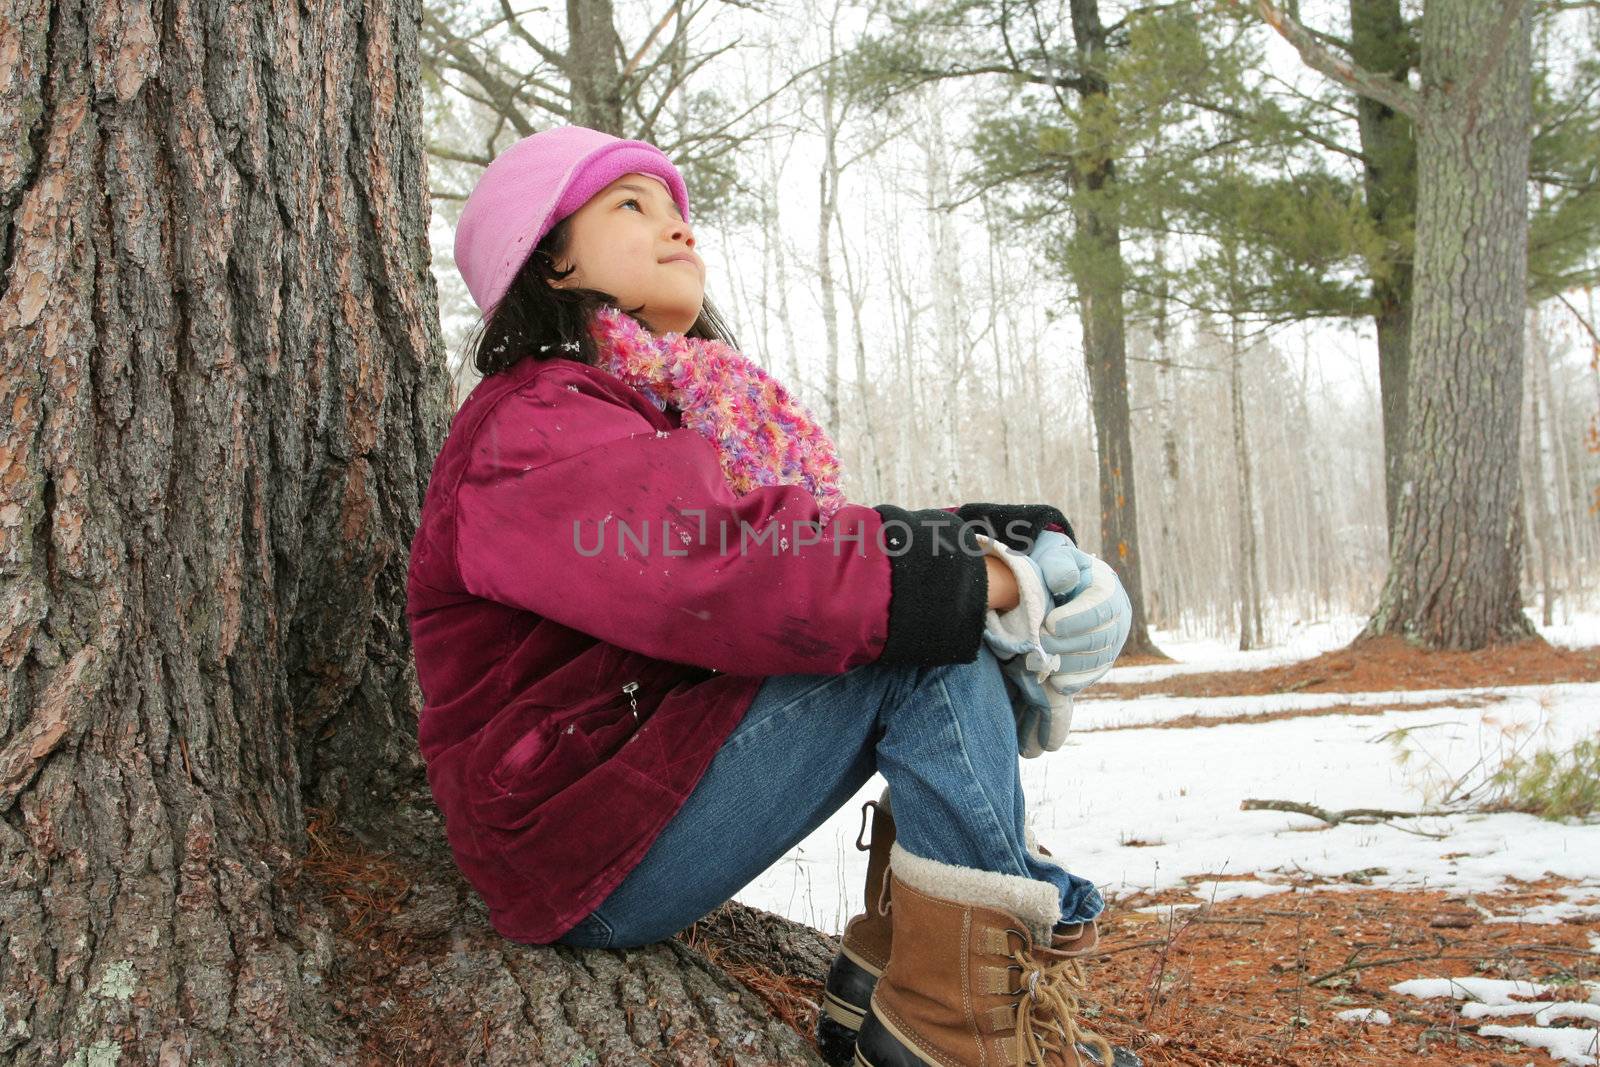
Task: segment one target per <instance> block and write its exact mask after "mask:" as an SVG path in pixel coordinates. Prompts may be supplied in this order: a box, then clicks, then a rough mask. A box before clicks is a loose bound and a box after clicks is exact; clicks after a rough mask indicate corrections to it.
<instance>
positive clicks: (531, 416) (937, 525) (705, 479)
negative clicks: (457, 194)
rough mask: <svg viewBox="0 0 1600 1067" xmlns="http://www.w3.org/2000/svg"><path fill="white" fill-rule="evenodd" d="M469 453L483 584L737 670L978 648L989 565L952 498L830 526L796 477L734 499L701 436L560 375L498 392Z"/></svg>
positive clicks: (945, 659) (757, 671)
mask: <svg viewBox="0 0 1600 1067" xmlns="http://www.w3.org/2000/svg"><path fill="white" fill-rule="evenodd" d="M563 425H565V426H566V427H567V429H566V431H565V433H566V434H569V435H572V434H573V432H574V429H575V428H581V439H579V440H578V442H577V444H576V445H567V444H565V442H566V440H567V438H565V437H563V436H562V434H561V433H555V432H552V431H554V430H559V429H560V427H561V426H563ZM574 436H576V435H574ZM468 450H469V453H470V458H469V460H468V462H467V464H466V466H465V468H464V470H463V472H462V476H461V479H460V482H459V483H458V485H457V488H456V494H455V537H454V550H455V558H456V565H457V569H458V572H459V578H460V582H461V585H462V587H463V588H464V589H465V590H466V591H467V592H469V593H471V594H473V595H475V596H480V597H485V598H488V599H491V600H495V601H498V602H501V603H505V604H509V605H513V606H515V607H518V608H522V609H524V610H527V611H531V612H535V613H537V614H539V615H541V616H543V617H545V618H548V619H552V620H554V621H556V622H558V623H561V624H562V625H565V626H569V627H572V628H573V629H576V630H580V631H582V632H585V633H588V634H590V635H592V636H595V637H598V638H600V639H601V640H604V641H607V642H609V643H612V644H615V645H618V646H620V647H622V648H627V649H631V650H634V651H637V652H641V653H644V654H646V655H649V656H652V657H654V658H658V659H665V660H672V661H675V662H680V663H688V664H692V665H695V666H699V667H705V668H711V669H713V670H717V671H722V672H725V673H728V674H743V675H769V674H785V673H814V674H837V673H843V672H844V671H847V670H849V669H851V668H852V667H855V666H858V665H860V664H863V663H868V662H873V661H881V662H887V663H911V664H939V663H969V662H972V661H973V660H974V659H976V658H977V655H978V649H979V646H980V643H981V640H982V634H983V623H984V613H985V607H986V604H987V600H988V574H987V571H986V569H985V565H984V562H983V554H982V550H981V548H980V546H979V545H978V543H977V539H976V536H975V532H973V531H970V530H967V531H965V532H963V531H962V528H961V524H960V523H959V522H958V521H956V520H955V519H954V518H953V517H952V516H951V515H950V514H949V513H947V512H945V511H944V510H943V509H938V508H931V509H927V510H925V511H908V510H905V509H902V508H897V507H894V506H892V505H881V506H879V507H866V506H862V505H855V504H847V505H845V506H844V507H842V508H840V509H839V510H838V512H836V513H835V514H834V516H833V517H832V519H831V521H830V522H828V523H827V524H826V525H824V524H823V523H822V522H821V511H820V509H819V507H818V505H817V501H816V499H815V497H813V496H812V495H811V493H810V492H808V491H807V490H806V489H805V488H803V487H801V486H795V485H779V486H766V487H761V488H758V489H755V490H753V491H751V492H748V493H745V494H743V495H741V496H735V495H734V493H733V492H732V490H731V489H729V487H728V485H727V483H726V481H725V480H724V478H723V475H722V470H721V466H720V463H719V457H718V454H717V451H716V449H715V448H713V447H712V445H711V443H710V442H709V441H707V440H706V439H705V438H704V437H703V436H701V434H699V433H698V432H697V431H695V430H693V429H689V428H683V429H675V430H657V429H656V427H655V426H654V425H652V424H651V423H650V422H649V421H648V420H647V419H646V418H645V417H644V416H643V415H642V414H641V413H640V412H638V411H636V410H634V409H633V408H631V407H628V406H627V405H626V404H623V403H619V402H617V401H616V400H615V399H614V398H611V397H608V396H606V395H604V394H603V393H602V392H600V391H598V390H595V391H590V390H587V389H584V388H580V387H574V386H573V385H571V384H570V383H568V384H564V383H563V381H562V376H558V375H537V376H535V377H534V378H533V379H532V380H531V381H530V382H529V383H528V384H527V385H526V386H524V387H523V388H522V389H521V390H518V391H517V392H515V393H512V394H510V395H508V396H507V397H505V398H504V399H503V400H502V401H501V402H500V403H499V404H498V405H497V406H496V408H495V410H494V411H493V412H491V413H490V414H489V415H488V416H487V417H486V418H485V419H484V421H483V422H482V423H481V424H479V426H478V427H477V430H476V432H475V435H474V438H473V440H472V441H471V442H470V443H469V444H468Z"/></svg>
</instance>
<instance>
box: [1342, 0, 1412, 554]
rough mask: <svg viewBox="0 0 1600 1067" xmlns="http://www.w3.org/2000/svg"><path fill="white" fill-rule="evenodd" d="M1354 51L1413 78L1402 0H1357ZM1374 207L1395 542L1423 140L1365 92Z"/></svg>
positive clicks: (1359, 105) (1364, 144) (1387, 479)
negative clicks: (1420, 143) (1419, 147)
mask: <svg viewBox="0 0 1600 1067" xmlns="http://www.w3.org/2000/svg"><path fill="white" fill-rule="evenodd" d="M1350 55H1351V58H1352V59H1354V60H1355V61H1356V62H1357V63H1358V64H1360V65H1361V66H1363V67H1365V68H1366V69H1367V70H1371V71H1376V72H1379V73H1382V74H1387V75H1388V76H1389V77H1391V78H1393V79H1394V80H1395V81H1397V82H1401V83H1405V82H1406V80H1407V78H1409V76H1410V74H1411V67H1412V57H1413V50H1412V47H1411V36H1410V34H1409V33H1408V32H1407V30H1406V26H1405V20H1404V18H1403V17H1402V16H1401V13H1400V0H1350ZM1356 110H1357V116H1358V120H1359V121H1358V126H1359V127H1360V131H1361V154H1362V156H1363V157H1364V159H1365V163H1364V166H1363V177H1364V184H1365V192H1366V207H1367V214H1368V215H1369V216H1370V217H1371V219H1372V221H1373V224H1374V225H1375V226H1376V227H1377V230H1378V233H1379V235H1380V236H1382V238H1383V243H1382V245H1381V246H1380V247H1379V249H1378V250H1377V252H1376V254H1374V255H1372V256H1371V257H1370V258H1369V260H1368V263H1367V271H1368V273H1369V274H1370V276H1371V278H1372V300H1373V303H1374V304H1375V305H1376V309H1375V310H1374V312H1373V319H1374V321H1375V323H1376V325H1377V329H1378V384H1379V389H1380V391H1381V393H1382V397H1383V401H1382V407H1383V455H1384V472H1383V473H1384V479H1383V481H1384V500H1385V503H1386V505H1387V511H1386V516H1387V519H1386V521H1387V523H1388V526H1387V529H1388V534H1389V542H1390V544H1391V545H1392V544H1393V543H1394V530H1395V516H1396V515H1397V514H1398V512H1399V499H1400V485H1401V481H1402V471H1403V470H1404V469H1405V455H1406V410H1407V409H1406V403H1407V400H1406V396H1407V391H1408V390H1407V386H1408V383H1409V382H1410V378H1411V300H1412V292H1411V290H1412V262H1411V228H1412V225H1413V221H1414V220H1415V218H1416V211H1417V148H1416V138H1415V136H1414V134H1413V131H1412V128H1411V120H1410V119H1409V118H1407V117H1406V116H1405V115H1404V114H1402V113H1401V112H1398V111H1396V110H1394V109H1393V108H1391V107H1389V106H1387V105H1386V104H1382V103H1379V102H1378V101H1376V100H1373V99H1371V98H1370V97H1366V96H1360V95H1357V97H1356Z"/></svg>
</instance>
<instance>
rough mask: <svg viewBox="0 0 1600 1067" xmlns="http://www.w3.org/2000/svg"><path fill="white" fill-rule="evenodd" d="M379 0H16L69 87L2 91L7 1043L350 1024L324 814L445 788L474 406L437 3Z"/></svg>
mask: <svg viewBox="0 0 1600 1067" xmlns="http://www.w3.org/2000/svg"><path fill="white" fill-rule="evenodd" d="M353 6H354V10H351V9H349V8H347V7H346V6H343V5H335V6H334V7H332V8H329V9H326V10H322V9H319V13H318V14H317V15H316V16H315V17H302V9H301V8H300V7H298V6H296V5H292V4H291V5H288V6H282V5H268V4H263V5H257V6H255V7H253V8H238V9H224V8H220V7H185V6H178V7H175V8H168V9H165V10H151V9H149V8H147V7H145V6H143V5H140V4H127V5H123V6H121V7H120V8H118V7H111V8H96V9H94V10H85V9H83V8H81V7H79V6H78V5H71V4H47V3H40V4H38V5H37V7H36V8H35V9H34V10H29V11H23V12H15V11H14V12H13V13H12V14H11V15H9V16H8V17H7V19H6V21H7V23H8V25H10V26H13V27H20V28H21V31H22V34H21V39H20V41H19V42H18V46H19V47H20V49H21V66H17V65H16V59H15V58H13V59H12V66H11V70H12V71H13V72H15V71H18V70H22V71H29V72H31V73H32V75H34V76H37V77H38V78H39V81H38V82H37V83H35V84H32V85H25V86H24V87H23V89H22V92H23V94H24V99H25V100H26V101H28V102H29V105H31V106H23V107H21V108H18V107H15V106H11V105H10V104H8V106H6V107H5V108H3V109H0V115H4V116H6V119H5V121H7V122H10V123H13V124H14V125H12V127H11V128H10V129H8V130H7V131H6V134H5V136H4V139H3V142H0V143H3V144H4V145H6V146H7V147H5V148H4V149H0V151H3V152H4V153H5V156H6V158H7V160H8V161H9V163H10V165H8V166H6V167H5V168H4V169H3V170H0V175H3V177H0V180H3V181H4V182H5V186H4V188H3V190H0V205H3V210H4V213H5V222H6V225H5V227H4V228H5V229H6V230H8V231H9V233H10V237H11V240H10V243H9V244H8V245H7V247H6V253H5V255H6V259H5V261H4V264H3V266H4V278H5V291H4V295H3V297H0V337H3V342H4V357H3V358H4V368H3V370H4V373H3V377H0V381H3V383H4V384H3V386H0V410H4V411H5V413H6V418H5V422H4V426H5V430H4V434H5V441H4V445H3V449H0V569H3V574H4V580H5V592H4V607H3V610H0V649H3V650H4V652H3V667H4V674H3V676H0V677H3V678H4V689H3V694H0V700H3V707H0V812H3V813H4V816H5V817H4V819H3V820H0V872H4V873H3V876H0V878H3V880H0V916H3V918H4V928H5V941H6V950H5V952H4V953H0V1016H3V1018H4V1020H5V1022H4V1025H3V1026H0V1059H5V1060H6V1061H7V1062H14V1063H61V1062H66V1061H67V1060H69V1059H77V1058H82V1059H86V1060H88V1061H96V1059H97V1057H108V1058H107V1060H106V1062H113V1061H114V1060H115V1058H116V1056H117V1055H118V1054H119V1053H120V1054H123V1055H125V1056H126V1058H127V1062H138V1063H155V1062H157V1061H158V1060H159V1061H160V1062H162V1063H179V1062H190V1061H193V1062H203V1063H222V1062H230V1061H233V1062H239V1061H247V1062H293V1061H301V1062H307V1061H321V1060H326V1059H328V1058H330V1057H334V1056H336V1055H338V1054H339V1053H340V1051H341V1049H342V1047H343V1046H344V1044H345V1042H346V1040H347V1039H346V1038H345V1037H343V1036H341V1035H340V1034H339V1033H338V1031H337V1030H335V1029H334V1028H332V1027H331V1026H330V1025H329V1024H330V1022H331V1021H332V1013H331V1012H330V1010H329V1007H328V1003H327V1001H326V999H325V997H324V996H323V995H322V994H321V993H320V991H319V990H318V988H317V985H316V983H318V982H319V981H320V980H321V979H322V978H323V977H325V976H326V971H327V968H328V966H329V964H330V961H329V959H328V958H327V957H326V955H325V954H322V955H319V953H318V951H317V946H318V944H319V942H322V941H326V939H327V933H326V930H325V929H324V928H325V927H326V925H327V923H326V920H325V918H324V917H323V916H322V913H321V909H320V908H318V907H317V906H316V903H315V901H312V902H311V904H310V908H309V910H308V911H307V913H306V914H305V916H304V918H303V919H300V918H298V917H297V914H296V912H295V910H294V909H293V908H292V907H291V906H290V905H291V902H290V901H288V900H286V899H284V897H283V896H282V895H281V894H280V893H279V891H278V890H277V889H276V888H275V884H274V883H275V879H277V878H278V877H279V876H280V875H281V874H282V873H283V872H284V871H285V870H286V868H287V865H288V863H289V861H290V860H291V859H292V858H293V857H295V856H297V855H299V854H300V853H302V852H303V851H304V849H305V844H306V836H305V823H306V816H305V810H306V807H307V806H308V805H313V804H314V805H319V806H324V807H327V808H330V809H332V810H334V811H336V812H338V813H339V815H340V817H341V819H343V820H344V821H346V822H347V823H349V824H352V825H372V824H373V823H374V822H376V821H377V819H378V817H379V816H380V815H381V814H382V813H384V812H385V811H386V810H387V809H389V808H390V806H391V805H392V803H393V799H394V797H395V796H396V795H397V794H400V793H402V792H404V791H405V790H407V789H411V788H414V787H415V785H416V783H417V782H418V781H419V780H420V772H421V766H420V761H419V758H418V755H417V752H416V747H415V742H414V733H413V731H414V722H415V715H416V711H417V707H418V701H417V699H416V695H415V693H416V689H415V683H414V680H413V674H412V670H411V658H410V643H409V635H408V633H407V629H406V625H405V620H404V616H403V607H404V595H405V574H406V565H407V556H408V548H409V537H410V533H411V531H412V529H413V528H414V524H415V517H416V515H417V512H418V510H419V507H420V504H421V497H422V492H423V489H424V487H425V485H426V482H427V477H428V472H429V468H430V466H431V464H432V461H433V456H434V453H435V451H436V450H437V447H438V445H439V442H440V440H441V437H442V434H443V431H444V428H445V422H446V408H445V396H446V387H445V375H444V361H443V354H442V352H441V348H440V342H439V336H438V331H437V326H436V323H437V321H438V320H437V308H436V298H435V293H434V287H433V284H432V281H431V279H430V276H429V273H428V252H427V245H426V242H425V240H424V239H423V235H424V234H425V233H426V231H427V221H428V210H429V209H428V200H427V196H426V186H425V182H424V175H423V159H422V151H421V145H420V132H421V131H420V128H419V124H420V106H419V104H420V93H419V89H418V86H417V83H416V77H415V75H416V71H417V56H416V47H417V42H416V29H417V21H418V16H419V12H418V9H417V8H416V7H415V6H414V5H410V4H402V5H400V6H399V7H393V6H390V5H389V4H386V3H383V2H381V0H379V2H374V3H362V4H355V5H353ZM13 55H14V57H15V54H13ZM0 82H4V83H7V84H8V91H15V88H16V85H17V83H16V82H15V81H13V80H11V79H10V78H4V79H0ZM292 931H295V933H293V934H291V932H292Z"/></svg>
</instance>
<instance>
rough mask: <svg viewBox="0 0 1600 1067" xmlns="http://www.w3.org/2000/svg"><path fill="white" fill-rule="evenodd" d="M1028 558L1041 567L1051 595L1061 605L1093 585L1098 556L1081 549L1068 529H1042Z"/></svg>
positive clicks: (1046, 586)
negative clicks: (1091, 579)
mask: <svg viewBox="0 0 1600 1067" xmlns="http://www.w3.org/2000/svg"><path fill="white" fill-rule="evenodd" d="M1028 558H1029V559H1031V560H1032V561H1033V562H1034V565H1035V566H1037V567H1038V568H1039V573H1040V574H1041V575H1042V576H1043V577H1044V584H1045V588H1046V589H1048V590H1050V598H1051V599H1052V600H1054V601H1055V603H1056V606H1058V607H1059V606H1060V605H1062V604H1065V603H1066V602H1067V601H1069V600H1071V599H1072V598H1073V597H1075V596H1077V595H1078V593H1080V592H1082V591H1083V590H1084V589H1087V588H1088V587H1089V582H1090V565H1091V564H1092V563H1093V562H1094V557H1093V556H1091V555H1089V553H1087V552H1083V551H1080V550H1079V549H1078V546H1077V545H1074V544H1073V543H1072V540H1071V538H1069V537H1068V536H1067V535H1066V534H1064V533H1061V532H1059V531H1057V530H1045V531H1043V532H1042V533H1040V534H1039V536H1038V537H1036V538H1034V541H1033V547H1032V548H1030V549H1029V550H1028Z"/></svg>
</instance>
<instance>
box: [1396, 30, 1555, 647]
mask: <svg viewBox="0 0 1600 1067" xmlns="http://www.w3.org/2000/svg"><path fill="white" fill-rule="evenodd" d="M1500 22H1501V9H1500V6H1499V5H1494V4H1463V3H1455V2H1438V0H1433V2H1430V3H1429V4H1428V6H1427V11H1426V16H1425V18H1424V19H1423V44H1422V48H1423V51H1422V72H1423V100H1424V101H1425V103H1424V111H1423V116H1422V120H1421V122H1420V123H1419V124H1418V125H1419V129H1418V136H1419V147H1418V191H1419V203H1418V214H1417V248H1416V277H1415V281H1416V293H1415V312H1414V315H1413V318H1412V329H1411V343H1412V377H1411V410H1410V416H1409V418H1408V420H1407V421H1408V426H1407V448H1406V453H1407V458H1406V474H1405V485H1404V491H1403V492H1402V493H1401V496H1400V506H1399V514H1398V516H1397V520H1398V527H1397V530H1396V535H1395V538H1394V544H1393V548H1392V551H1391V557H1390V564H1389V576H1388V581H1387V583H1386V585H1385V587H1384V591H1383V595H1382V597H1381V599H1380V602H1379V605H1378V608H1377V611H1376V612H1375V613H1374V615H1373V618H1372V620H1371V621H1370V622H1369V623H1368V625H1367V630H1366V633H1367V634H1369V635H1376V634H1384V633H1398V634H1403V635H1405V636H1407V637H1410V638H1412V639H1414V640H1417V641H1419V642H1421V643H1423V644H1424V645H1426V646H1427V647H1430V648H1479V647H1482V646H1483V645H1485V644H1488V643H1490V642H1492V641H1496V640H1509V639H1515V638H1519V637H1524V636H1527V635H1528V634H1529V633H1530V632H1531V627H1530V625H1529V623H1528V621H1527V619H1526V617H1525V616H1524V615H1523V614H1522V598H1521V593H1520V590H1519V585H1518V578H1519V574H1520V571H1521V554H1522V515H1521V509H1522V492H1521V477H1520V473H1521V466H1520V464H1519V463H1518V461H1517V448H1518V441H1519V440H1520V433H1519V417H1520V414H1521V403H1522V345H1523V306H1524V293H1526V291H1527V289H1526V285H1525V280H1526V276H1527V226H1528V221H1527V179H1528V150H1529V130H1530V125H1529V123H1530V114H1529V111H1530V99H1531V90H1530V69H1529V22H1530V20H1529V16H1528V13H1527V11H1526V10H1523V11H1522V12H1521V13H1520V15H1519V16H1518V17H1517V18H1516V19H1515V20H1514V21H1512V22H1511V23H1510V25H1509V26H1505V27H1502V26H1501V25H1499V24H1500ZM1502 30H1503V31H1504V32H1500V31H1502Z"/></svg>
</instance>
